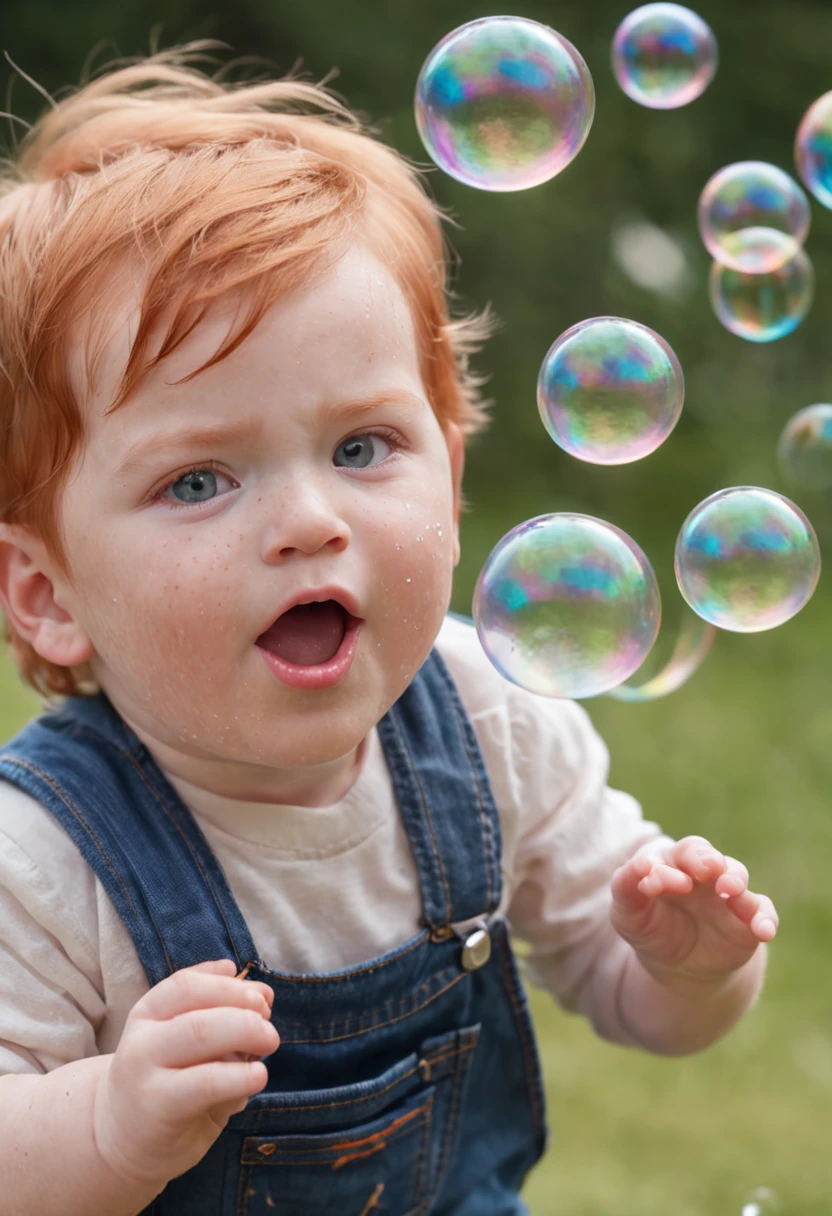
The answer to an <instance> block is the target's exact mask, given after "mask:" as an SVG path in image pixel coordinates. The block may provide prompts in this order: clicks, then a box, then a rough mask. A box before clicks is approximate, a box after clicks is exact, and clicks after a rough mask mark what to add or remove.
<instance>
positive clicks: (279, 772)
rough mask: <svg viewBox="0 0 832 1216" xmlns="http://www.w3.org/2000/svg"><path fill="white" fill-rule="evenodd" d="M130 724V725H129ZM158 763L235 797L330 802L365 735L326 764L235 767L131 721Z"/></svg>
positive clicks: (359, 756) (354, 773) (347, 778)
mask: <svg viewBox="0 0 832 1216" xmlns="http://www.w3.org/2000/svg"><path fill="white" fill-rule="evenodd" d="M131 725H132V724H131ZM132 728H133V730H134V731H135V733H136V734H137V735H138V736H139V738H140V739H141V741H142V742H143V743H144V745H145V746H146V747H147V748H148V750H149V751H150V753H151V754H152V756H153V758H154V760H155V761H156V763H157V764H158V765H159V767H160V768H161V769H162V770H163V771H164V772H166V773H168V774H170V775H171V776H172V777H176V778H178V779H179V780H180V781H187V782H189V783H190V784H191V785H195V786H197V787H198V788H199V789H203V790H208V791H209V792H210V793H212V794H218V795H219V796H220V797H222V798H237V799H239V800H240V801H241V802H270V803H274V804H275V805H284V806H332V804H333V803H335V802H339V801H340V800H341V799H342V798H343V797H344V796H345V794H347V793H348V792H349V790H350V789H352V787H353V785H354V784H355V781H356V779H357V777H358V774H359V773H360V771H361V764H362V761H363V758H364V752H365V746H366V740H362V742H361V743H359V745H358V747H356V748H355V749H354V750H353V751H352V752H349V753H348V754H347V755H346V756H339V757H338V759H337V760H332V761H329V762H328V763H327V764H317V765H306V766H304V767H302V768H291V769H272V768H268V767H265V766H264V767H262V768H257V769H255V768H252V767H251V766H249V768H248V771H246V773H245V775H244V776H241V772H240V768H239V767H234V766H229V765H228V764H227V762H226V761H223V760H206V759H205V758H204V757H197V756H188V755H183V753H182V752H179V751H176V750H175V749H173V748H170V747H168V746H167V745H166V744H164V743H160V742H159V741H158V740H156V739H152V738H150V737H148V736H146V735H145V734H144V733H143V732H142V731H141V729H137V728H136V727H135V726H134V725H133V726H132Z"/></svg>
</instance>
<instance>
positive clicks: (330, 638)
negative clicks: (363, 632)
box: [257, 600, 351, 667]
mask: <svg viewBox="0 0 832 1216" xmlns="http://www.w3.org/2000/svg"><path fill="white" fill-rule="evenodd" d="M350 619H351V618H350V614H349V613H348V612H347V610H346V608H344V607H342V605H341V604H339V603H338V601H337V600H323V601H322V602H320V603H312V604H295V606H294V608H290V609H289V610H288V612H284V613H282V615H281V616H279V617H278V618H277V620H276V621H275V622H274V624H273V625H271V626H270V627H269V628H268V629H267V630H266V632H265V633H261V635H260V637H259V638H258V639H257V645H258V646H262V647H263V649H264V650H268V652H269V653H270V654H274V655H277V657H278V658H279V659H283V661H284V663H292V664H294V665H295V666H296V667H315V666H317V665H318V664H319V663H328V662H329V661H330V659H334V658H335V656H336V654H337V653H338V651H339V650H340V649H341V643H342V642H343V640H344V637H345V635H346V632H347V626H348V624H349V621H350Z"/></svg>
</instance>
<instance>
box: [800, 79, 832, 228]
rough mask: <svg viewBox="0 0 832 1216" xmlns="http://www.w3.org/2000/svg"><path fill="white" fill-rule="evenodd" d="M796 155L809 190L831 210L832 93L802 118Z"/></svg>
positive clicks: (819, 101) (805, 184)
mask: <svg viewBox="0 0 832 1216" xmlns="http://www.w3.org/2000/svg"><path fill="white" fill-rule="evenodd" d="M794 155H795V160H796V161H797V171H798V173H799V174H800V177H801V180H802V181H803V184H804V186H805V187H806V189H807V190H810V191H811V192H812V194H814V196H815V198H816V199H817V200H818V202H819V203H823V205H824V207H832V93H824V95H823V97H819V98H818V99H817V101H816V102H813V104H812V105H810V106H809V109H808V110H807V111H806V113H805V114H804V115H803V118H802V119H801V122H800V126H799V127H798V129H797V139H796V140H795V149H794Z"/></svg>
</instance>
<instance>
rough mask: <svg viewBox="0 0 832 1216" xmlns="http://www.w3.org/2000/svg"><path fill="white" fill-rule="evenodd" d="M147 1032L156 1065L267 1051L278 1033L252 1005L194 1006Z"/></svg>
mask: <svg viewBox="0 0 832 1216" xmlns="http://www.w3.org/2000/svg"><path fill="white" fill-rule="evenodd" d="M148 1034H149V1040H148V1041H149V1051H150V1053H151V1055H152V1059H153V1062H154V1064H156V1065H158V1066H159V1067H160V1068H190V1067H192V1066H193V1065H195V1064H207V1063H208V1062H209V1061H211V1060H218V1059H220V1058H221V1057H222V1056H226V1055H230V1054H232V1053H241V1054H242V1057H243V1058H245V1057H246V1056H249V1055H252V1056H256V1057H257V1058H258V1059H259V1058H260V1056H266V1055H271V1053H272V1052H273V1051H275V1050H276V1049H277V1047H278V1045H279V1043H280V1036H279V1035H278V1033H277V1031H276V1030H275V1028H274V1026H273V1025H272V1024H271V1022H267V1021H266V1020H265V1019H264V1018H262V1017H261V1016H260V1014H259V1013H256V1012H255V1011H254V1010H253V1009H196V1010H192V1011H191V1012H189V1013H183V1014H180V1016H179V1017H176V1018H172V1019H170V1020H169V1021H165V1022H158V1023H156V1025H155V1026H154V1027H153V1030H152V1034H150V1032H148Z"/></svg>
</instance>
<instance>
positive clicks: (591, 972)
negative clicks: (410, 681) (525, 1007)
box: [0, 618, 670, 1074]
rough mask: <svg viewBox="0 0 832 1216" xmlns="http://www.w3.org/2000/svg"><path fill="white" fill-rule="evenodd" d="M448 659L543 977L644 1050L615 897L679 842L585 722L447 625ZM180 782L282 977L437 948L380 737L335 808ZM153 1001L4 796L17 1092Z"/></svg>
mask: <svg viewBox="0 0 832 1216" xmlns="http://www.w3.org/2000/svg"><path fill="white" fill-rule="evenodd" d="M437 648H438V649H439V651H440V653H441V655H442V657H443V658H444V660H445V662H446V663H447V665H448V667H449V668H450V671H451V673H452V675H453V677H454V679H455V681H456V684H457V687H458V689H459V693H460V696H461V698H462V701H463V703H464V705H465V707H466V709H467V711H468V714H469V716H470V718H471V721H472V723H473V727H474V731H475V733H476V736H477V739H478V741H479V745H480V748H481V749H482V752H483V755H484V758H485V763H486V767H487V769H488V773H489V776H490V779H491V784H492V788H493V791H494V796H495V800H496V803H497V807H498V810H499V815H500V824H501V829H502V839H503V851H502V872H503V895H502V901H501V910H502V911H503V912H504V913H505V914H506V915H507V916H508V919H509V921H510V923H511V925H512V928H513V930H514V934H515V936H517V937H519V938H522V939H523V940H524V941H526V942H527V943H528V945H529V947H530V953H529V955H528V958H527V967H528V973H529V977H530V979H531V980H532V981H533V982H534V983H537V984H539V985H541V986H543V987H545V988H547V989H549V991H550V992H551V993H552V994H553V995H554V997H555V998H556V999H557V1000H558V1001H559V1002H560V1003H561V1005H563V1007H564V1008H566V1009H570V1010H574V1011H576V1012H580V1013H582V1014H584V1015H585V1016H586V1017H588V1018H589V1019H590V1020H591V1022H592V1023H593V1025H594V1027H595V1029H596V1031H597V1032H598V1033H599V1034H601V1035H602V1036H603V1037H605V1038H608V1039H611V1040H613V1041H619V1042H624V1043H631V1042H633V1039H632V1037H631V1036H630V1035H629V1033H628V1032H627V1031H626V1029H625V1028H624V1027H623V1026H622V1024H621V1021H620V1017H619V1015H618V1011H617V1007H616V995H615V994H616V991H617V987H618V984H619V982H620V980H621V977H622V972H623V967H624V965H625V960H626V958H627V955H628V953H629V952H630V950H629V947H628V946H626V945H625V943H624V942H623V941H622V940H621V938H619V937H618V935H617V934H616V933H615V931H614V930H613V929H612V927H611V925H610V921H609V905H610V891H609V883H610V878H611V876H612V873H613V871H614V870H615V869H616V868H617V867H618V866H619V865H621V864H622V862H624V861H626V860H627V858H629V857H630V856H631V855H632V854H633V853H634V852H635V851H636V850H637V849H639V848H641V847H647V848H649V849H650V851H651V852H652V851H653V849H654V848H655V849H657V850H662V849H663V848H664V847H666V846H667V845H668V844H669V843H670V841H669V840H668V838H667V837H663V836H662V835H661V833H660V829H659V828H658V827H657V825H656V824H654V823H650V822H647V821H645V820H644V819H643V817H642V814H641V809H640V807H639V805H638V803H637V802H635V800H634V799H633V798H631V797H630V796H629V795H627V794H624V793H621V792H619V791H617V790H611V789H610V788H609V787H608V786H607V775H608V756H607V751H606V748H605V746H604V744H603V743H602V741H601V739H600V738H599V736H598V735H597V734H596V732H595V731H594V729H593V727H592V725H591V723H590V721H589V718H588V717H587V715H586V713H585V712H584V710H583V709H581V708H580V707H579V706H577V705H575V704H573V703H572V702H569V701H560V700H549V699H547V698H543V697H537V696H534V695H533V694H531V693H527V692H525V691H524V690H523V689H520V688H517V687H515V686H514V685H513V684H510V683H508V682H507V681H506V680H504V679H503V678H502V677H501V676H500V675H499V674H498V673H497V672H496V671H495V670H494V668H493V667H492V666H491V664H490V663H489V662H488V660H487V659H486V657H485V655H484V654H483V652H482V650H481V648H480V644H479V641H478V639H477V637H476V634H475V632H474V630H473V629H472V628H471V627H470V626H469V625H466V624H464V623H462V622H460V621H458V620H455V619H453V618H448V620H446V622H445V624H444V625H443V628H442V630H441V633H440V635H439V638H438V639H437ZM166 775H167V777H168V780H170V782H171V784H172V785H173V786H174V787H175V788H176V790H177V791H178V792H179V794H180V796H181V797H182V799H183V801H184V802H185V803H186V804H187V806H188V807H189V808H190V810H191V811H192V812H193V814H194V817H195V819H196V821H197V823H198V824H199V827H200V828H201V830H202V832H203V833H204V835H205V837H206V838H207V840H208V843H209V845H210V846H211V848H212V849H213V851H214V853H215V854H216V857H217V859H218V861H219V863H220V865H221V866H222V868H223V870H224V872H225V874H226V877H227V879H228V882H229V885H230V887H231V891H232V893H233V895H234V897H235V899H236V900H237V903H238V905H239V907H240V910H241V912H242V914H243V916H244V918H245V920H246V921H247V923H248V925H249V928H250V930H251V934H252V937H253V939H254V942H255V944H256V945H257V947H258V950H259V951H260V954H261V957H262V959H263V961H264V962H265V964H266V966H267V967H269V968H270V969H272V970H275V971H281V972H284V973H290V974H302V973H308V972H318V973H320V972H323V971H337V970H340V969H342V968H344V967H350V966H353V965H354V964H356V963H360V962H363V961H366V960H368V959H370V958H373V957H377V956H378V955H380V954H384V953H385V952H387V951H389V950H392V949H394V948H395V947H397V946H399V945H401V944H402V943H403V942H404V941H406V940H407V939H408V938H410V937H412V936H414V934H416V933H417V932H419V930H420V928H421V925H420V915H421V900H420V890H419V881H418V876H417V873H416V867H415V864H414V860H413V856H412V852H411V849H410V845H409V842H408V839H407V835H406V833H405V831H404V827H403V824H402V821H401V816H400V815H399V812H398V809H397V807H396V803H395V799H394V796H393V789H392V785H391V782H390V776H389V773H388V771H387V766H386V764H385V761H384V755H383V752H382V748H381V744H380V741H379V739H378V735H377V733H376V731H375V730H374V731H373V732H372V733H371V735H370V736H369V738H368V739H367V745H366V747H365V750H364V758H363V763H362V767H361V771H360V773H359V776H358V778H357V780H356V782H355V784H354V785H353V787H352V788H351V789H350V790H349V792H348V793H347V794H346V796H345V797H344V798H342V799H341V800H340V801H339V802H337V803H335V804H334V805H332V806H326V807H295V806H282V805H275V804H273V803H258V802H245V801H241V800H238V799H234V798H226V797H221V796H219V795H217V794H212V793H209V792H208V791H206V790H203V789H199V788H197V787H196V786H193V785H190V784H189V783H187V782H184V781H181V780H179V779H178V778H175V777H173V776H171V774H170V773H167V774H166ZM147 989H148V984H147V979H146V977H145V974H144V971H143V969H142V966H141V964H140V962H139V959H138V956H137V954H136V950H135V947H134V946H133V942H132V940H131V938H130V935H129V934H128V932H127V930H126V928H125V926H124V924H123V922H122V921H121V919H120V917H119V916H118V913H117V912H116V911H115V908H114V907H113V905H112V903H111V902H110V899H109V897H108V896H107V895H106V893H105V892H104V890H103V888H102V886H101V884H100V883H99V881H98V880H97V878H96V877H95V874H94V873H93V871H92V870H91V869H90V868H89V866H88V865H87V863H86V862H85V861H84V859H83V857H82V856H81V854H80V853H79V852H78V850H77V849H76V847H75V845H74V844H73V843H72V841H71V840H70V839H69V837H68V836H67V835H66V834H65V833H64V831H63V830H62V828H61V827H60V826H59V825H58V823H57V821H56V820H55V819H54V818H53V817H52V815H51V814H50V813H49V812H48V811H46V810H45V809H44V808H43V807H42V806H41V804H40V803H38V802H37V801H35V800H33V799H32V798H30V797H29V796H28V795H26V794H24V793H23V792H22V791H20V790H18V789H17V788H16V787H14V786H11V785H10V784H9V783H8V782H5V781H1V780H0V1074H3V1073H10V1072H16V1073H27V1072H30V1073H34V1072H47V1071H49V1070H51V1069H53V1068H57V1067H59V1066H60V1065H62V1064H66V1063H68V1062H69V1061H71V1060H75V1059H79V1058H81V1057H86V1056H92V1055H95V1054H97V1053H102V1054H103V1053H108V1052H112V1051H114V1050H115V1048H116V1046H117V1044H118V1041H119V1038H120V1037H121V1033H122V1029H123V1027H124V1023H125V1020H126V1018H127V1015H128V1013H129V1011H130V1009H131V1008H132V1007H133V1005H134V1004H135V1003H136V1001H138V1000H139V998H140V997H141V996H142V995H143V994H144V993H145V992H146V991H147ZM276 1013H277V1011H276ZM276 1020H277V1022H278V1024H279V1013H277V1017H276Z"/></svg>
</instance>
